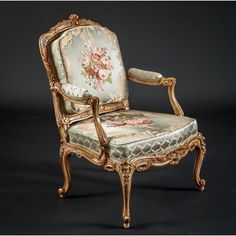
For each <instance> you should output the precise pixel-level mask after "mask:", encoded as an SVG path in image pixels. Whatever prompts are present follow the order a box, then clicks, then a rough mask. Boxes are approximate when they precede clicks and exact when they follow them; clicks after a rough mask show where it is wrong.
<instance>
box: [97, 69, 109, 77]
mask: <svg viewBox="0 0 236 236" xmlns="http://www.w3.org/2000/svg"><path fill="white" fill-rule="evenodd" d="M98 76H99V78H100V79H101V80H107V78H108V76H109V73H108V72H107V70H104V69H100V70H99V71H98Z"/></svg>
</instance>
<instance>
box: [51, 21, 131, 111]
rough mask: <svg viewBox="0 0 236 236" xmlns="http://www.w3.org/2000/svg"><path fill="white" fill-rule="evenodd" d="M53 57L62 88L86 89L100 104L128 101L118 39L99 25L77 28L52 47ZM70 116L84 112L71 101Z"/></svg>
mask: <svg viewBox="0 0 236 236" xmlns="http://www.w3.org/2000/svg"><path fill="white" fill-rule="evenodd" d="M51 55H52V58H53V61H54V65H55V67H56V72H57V76H58V79H59V81H60V82H61V84H62V85H63V84H67V83H69V84H71V85H73V86H77V87H79V88H84V89H86V90H87V91H88V93H89V94H91V95H93V96H97V97H99V99H100V103H101V104H104V103H113V102H118V101H123V100H125V99H127V98H128V89H127V80H126V73H125V69H124V65H123V61H122V57H121V53H120V48H119V43H118V40H117V37H116V35H115V34H114V33H113V32H111V31H110V30H108V29H107V28H105V27H102V26H99V25H89V26H77V27H74V28H71V29H68V30H66V31H65V32H63V33H62V34H61V35H60V36H59V37H57V39H55V40H54V41H53V42H52V43H51ZM64 102H65V108H66V111H67V112H68V113H72V112H73V111H75V110H76V111H78V110H80V111H82V110H84V109H86V107H85V106H84V107H83V106H76V105H74V104H71V103H70V102H68V101H64Z"/></svg>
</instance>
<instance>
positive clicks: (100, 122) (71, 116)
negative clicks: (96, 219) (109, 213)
mask: <svg viewBox="0 0 236 236" xmlns="http://www.w3.org/2000/svg"><path fill="white" fill-rule="evenodd" d="M39 48H40V53H41V56H42V60H43V63H44V66H45V68H46V71H47V75H48V79H49V86H50V90H51V92H52V98H53V103H54V109H55V116H56V122H57V126H58V129H59V133H60V138H61V139H60V162H61V167H62V172H63V176H64V184H63V186H62V187H60V188H59V189H58V192H59V195H60V197H64V196H65V194H66V193H67V192H68V190H69V187H70V183H71V176H70V168H69V156H70V154H76V155H77V156H80V157H84V158H86V159H87V160H88V161H90V162H92V163H93V164H95V165H99V166H102V167H103V168H104V169H105V170H107V171H117V172H118V174H119V177H120V180H121V186H122V193H123V212H122V219H123V225H124V227H125V228H129V227H130V220H131V216H130V208H129V205H130V191H131V181H132V176H133V173H134V171H144V170H147V169H149V168H150V167H163V166H166V165H176V164H178V163H179V162H180V160H181V159H182V158H183V157H185V156H186V155H187V154H188V153H189V152H190V151H192V150H194V149H196V150H197V151H198V154H197V158H196V161H195V165H194V180H195V182H196V184H197V186H198V187H199V188H200V190H201V191H203V190H204V187H205V184H206V181H205V180H204V179H201V178H200V169H201V166H202V162H203V158H204V155H205V153H206V146H205V142H204V137H203V136H202V134H201V133H199V132H198V127H197V122H196V120H195V119H192V118H189V117H186V116H184V113H183V111H182V109H181V107H180V105H179V103H178V102H177V100H176V98H175V94H174V89H175V84H176V79H175V78H173V77H164V76H162V75H161V74H160V73H156V72H150V71H144V70H140V69H135V68H131V69H129V70H128V73H127V75H126V72H125V68H124V66H123V62H122V57H121V53H120V49H119V44H118V40H117V37H116V35H115V34H114V33H113V32H111V31H110V30H109V29H107V28H106V27H103V26H101V25H100V24H98V23H95V22H93V21H91V20H87V19H80V18H79V16H78V15H75V14H72V15H70V17H69V19H68V20H64V21H62V22H59V23H58V24H57V25H55V26H54V27H52V28H51V29H50V31H49V32H48V33H45V34H43V35H42V36H41V37H40V39H39ZM127 78H128V79H129V80H131V81H133V82H137V83H140V84H145V85H152V86H164V87H167V89H168V94H169V99H170V103H171V105H172V107H173V110H174V113H175V115H171V114H164V113H154V112H145V111H138V110H131V109H130V108H129V102H128V88H127Z"/></svg>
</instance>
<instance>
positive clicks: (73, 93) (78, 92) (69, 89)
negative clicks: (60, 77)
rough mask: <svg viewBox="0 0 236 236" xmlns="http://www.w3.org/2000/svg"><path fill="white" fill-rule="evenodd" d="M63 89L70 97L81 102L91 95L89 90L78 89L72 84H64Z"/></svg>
mask: <svg viewBox="0 0 236 236" xmlns="http://www.w3.org/2000/svg"><path fill="white" fill-rule="evenodd" d="M62 88H63V90H64V92H65V93H66V94H67V95H68V96H70V97H73V98H76V99H79V100H81V99H84V97H86V96H88V95H90V94H89V93H88V90H86V89H84V88H78V87H76V86H74V85H71V84H63V85H62Z"/></svg>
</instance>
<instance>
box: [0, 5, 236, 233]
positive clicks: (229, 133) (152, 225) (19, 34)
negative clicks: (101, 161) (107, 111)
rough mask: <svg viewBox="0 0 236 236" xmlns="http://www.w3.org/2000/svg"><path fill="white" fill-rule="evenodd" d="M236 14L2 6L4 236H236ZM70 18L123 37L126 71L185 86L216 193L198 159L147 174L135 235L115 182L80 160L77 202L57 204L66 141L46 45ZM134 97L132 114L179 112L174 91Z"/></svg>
mask: <svg viewBox="0 0 236 236" xmlns="http://www.w3.org/2000/svg"><path fill="white" fill-rule="evenodd" d="M235 12H236V4H235V3H234V2H224V3H223V2H15V3H14V2H1V3H0V18H1V19H0V27H1V37H0V53H1V67H0V68H1V74H0V78H1V84H0V110H1V134H0V145H1V148H0V151H1V156H0V177H1V188H0V194H1V195H0V208H1V209H0V233H4V234H6V233H11V234H12V233H13V234H14V233H23V234H26V233H30V234H45V233H46V234H53V233H54V234H55V233H56V234H60V233H65V234H80V233H90V234H92V233H105V234H106V233H110V234H112V233H133V234H134V233H135V234H140V233H155V234H158V233H161V234H175V233H178V234H185V233H187V234H198V233H204V234H206V233H207V234H212V233H214V234H216V233H225V234H227V233H235V226H234V225H235V218H236V211H235V205H236V201H235V197H236V194H235V190H234V185H235V180H236V179H235V168H234V165H235V164H236V161H235V157H234V156H235V154H234V146H235V142H234V140H235V135H234V132H235V131H236V129H235V123H234V122H235V121H234V120H235V118H236V117H235V102H236V94H235V92H236V91H235V86H236V72H235V62H236V60H235V59H236V46H235V42H236V31H235V26H236V14H235ZM71 13H78V14H79V15H80V16H81V17H85V18H91V19H92V20H94V21H98V22H99V23H101V24H103V25H105V26H107V27H108V28H110V29H111V30H113V31H114V32H116V34H117V35H118V38H119V42H120V47H121V51H122V55H123V60H124V64H125V67H126V69H128V68H130V67H137V68H141V69H147V70H153V71H158V72H160V73H162V74H163V75H166V76H169V75H170V76H175V77H176V78H177V87H176V95H177V98H178V100H179V102H180V103H181V105H182V107H183V109H184V111H185V114H186V115H187V116H193V117H196V118H197V119H198V124H199V129H200V131H201V132H203V133H204V135H205V136H206V138H207V145H208V153H207V157H206V161H205V163H204V167H203V175H204V177H206V179H207V181H208V185H207V188H206V192H204V193H199V192H197V191H193V190H195V189H196V188H195V187H194V185H193V182H192V179H191V168H192V164H193V157H194V155H190V156H191V157H192V158H188V159H187V160H186V161H184V162H183V164H182V165H180V166H179V167H176V168H166V169H160V170H155V169H153V170H150V171H149V172H147V173H142V174H137V176H136V175H135V178H134V187H133V196H132V216H133V221H132V227H133V228H132V229H131V230H128V231H124V230H123V229H122V228H120V226H121V221H120V211H121V198H120V189H119V188H120V187H119V181H118V177H117V175H116V174H111V173H105V172H103V171H102V170H101V169H99V168H97V167H94V166H91V165H89V164H88V163H87V162H86V161H83V160H79V161H77V159H73V160H72V166H73V168H72V171H73V172H72V173H73V177H74V185H73V188H72V190H71V191H72V192H71V194H70V195H71V197H69V198H67V199H64V200H61V199H58V197H57V193H56V188H57V187H58V186H59V185H60V184H61V183H62V177H61V173H60V169H59V165H58V158H57V155H58V147H59V144H58V141H59V137H58V133H57V128H56V125H55V121H54V114H53V107H52V100H51V94H50V92H49V88H48V84H47V77H46V73H45V69H44V67H43V64H42V62H41V58H40V55H39V50H38V38H39V36H40V35H41V34H42V33H44V32H46V31H48V29H49V28H50V27H52V26H53V25H54V24H56V23H57V22H58V21H60V20H62V19H65V18H67V17H68V15H69V14H71ZM129 89H130V105H131V108H133V109H144V110H152V111H159V112H172V111H171V107H170V105H169V102H168V99H167V98H168V97H167V91H166V89H163V88H152V87H148V86H141V85H136V84H134V83H132V82H129Z"/></svg>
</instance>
